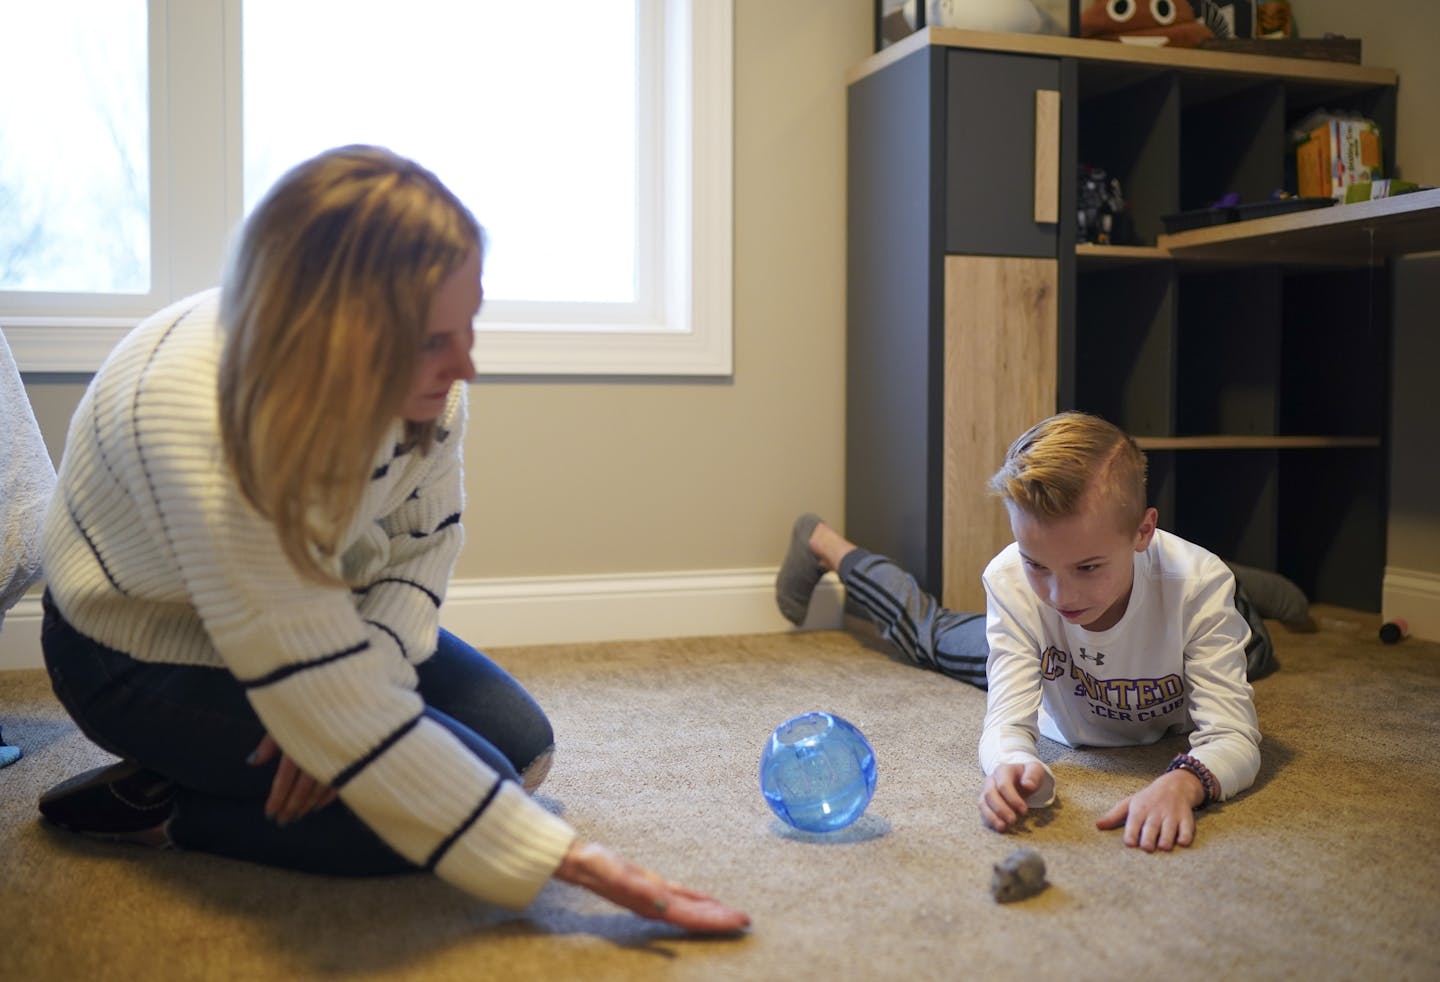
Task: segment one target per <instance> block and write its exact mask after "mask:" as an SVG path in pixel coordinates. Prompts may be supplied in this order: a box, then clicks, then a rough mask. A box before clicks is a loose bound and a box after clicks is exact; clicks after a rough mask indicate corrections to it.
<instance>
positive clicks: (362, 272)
mask: <svg viewBox="0 0 1440 982" xmlns="http://www.w3.org/2000/svg"><path fill="white" fill-rule="evenodd" d="M482 239H483V232H482V230H481V228H480V226H479V224H478V223H477V222H476V221H475V218H474V216H472V215H471V214H470V212H469V211H468V210H467V209H466V208H465V206H464V205H462V204H461V203H460V201H459V199H457V198H456V197H455V196H454V194H452V193H451V192H450V191H449V189H447V188H446V187H445V186H444V185H443V184H441V183H440V181H439V179H438V178H436V177H435V175H434V174H432V173H430V172H429V171H428V170H426V169H425V168H423V167H421V166H420V165H418V164H416V163H414V162H413V161H411V160H407V159H406V158H404V157H400V156H398V155H396V154H394V153H391V152H390V151H388V150H385V149H382V148H379V147H366V146H349V147H340V148H337V149H334V150H330V151H326V152H325V153H322V154H320V155H319V156H317V157H314V158H312V159H310V160H307V161H305V162H303V163H301V164H298V165H296V166H295V167H294V168H292V169H291V170H290V171H289V172H288V173H286V174H285V175H284V176H283V177H282V178H281V179H280V180H279V181H278V182H277V183H276V184H275V186H274V187H273V188H272V189H271V190H270V191H269V193H268V194H266V196H265V198H264V199H263V200H262V201H261V202H260V204H259V205H258V206H257V207H256V208H255V211H254V213H253V214H252V215H251V216H250V218H249V219H248V220H247V221H246V223H245V227H244V229H243V231H242V233H241V235H240V238H239V240H238V242H237V243H236V245H235V247H234V249H233V250H232V252H231V254H230V256H229V258H228V261H227V266H226V270H225V275H224V278H223V280H222V284H221V292H220V320H221V323H222V324H223V325H224V328H225V331H226V339H225V348H224V353H223V355H222V358H221V363H220V379H219V409H220V435H221V443H222V446H223V448H224V452H225V460H226V462H227V463H228V464H229V466H230V469H231V470H232V471H233V472H234V475H235V478H236V480H237V481H238V483H239V485H240V490H241V492H242V493H243V494H244V495H245V497H246V499H247V500H248V501H249V502H250V503H251V504H252V505H253V506H254V507H255V509H256V510H257V511H258V512H260V514H262V515H264V516H265V517H266V518H268V519H269V520H270V521H271V522H273V523H274V525H275V528H276V531H277V533H278V535H279V540H280V545H281V547H282V548H283V549H284V551H285V554H286V556H287V557H288V558H289V559H290V562H291V564H292V565H293V566H294V567H295V569H296V571H297V572H299V573H300V575H302V576H304V577H305V578H307V579H310V580H314V581H316V582H321V583H331V584H335V585H341V583H342V581H341V580H340V579H339V578H338V576H337V574H336V573H334V572H333V571H332V570H333V569H334V560H335V559H336V558H337V557H336V552H337V549H338V546H339V540H340V537H341V535H343V534H344V530H345V529H346V527H347V526H348V525H349V524H350V522H351V521H352V520H353V518H354V516H355V512H356V509H358V508H359V505H360V500H361V497H362V496H363V495H364V493H365V489H366V486H367V484H368V482H369V480H370V476H371V468H372V467H373V466H374V459H375V455H376V453H377V452H378V451H379V449H380V443H381V441H382V440H383V439H384V437H385V434H386V432H387V431H388V430H389V428H390V427H391V426H392V425H394V422H395V420H396V419H397V418H399V417H400V413H401V410H402V406H403V403H404V400H405V397H406V395H407V393H408V392H409V389H410V386H411V384H412V377H413V375H414V372H415V368H416V366H417V364H418V359H419V356H420V348H421V344H422V343H423V340H424V337H425V329H426V326H427V320H428V318H429V313H430V306H431V303H432V302H433V300H434V298H435V294H436V293H437V291H438V290H439V288H440V285H441V283H442V282H443V281H444V280H445V279H446V278H447V277H448V276H449V275H450V274H451V273H452V272H454V271H455V270H456V269H458V268H459V267H460V265H461V264H462V263H463V262H464V261H465V259H466V258H467V256H468V255H469V254H470V251H471V250H472V249H479V248H481V247H482ZM434 438H435V425H434V424H433V423H423V424H410V423H407V429H406V441H407V443H409V444H412V445H414V446H417V447H418V448H419V449H420V450H421V451H422V452H423V451H425V450H428V449H429V448H430V446H431V444H432V442H433V440H434Z"/></svg>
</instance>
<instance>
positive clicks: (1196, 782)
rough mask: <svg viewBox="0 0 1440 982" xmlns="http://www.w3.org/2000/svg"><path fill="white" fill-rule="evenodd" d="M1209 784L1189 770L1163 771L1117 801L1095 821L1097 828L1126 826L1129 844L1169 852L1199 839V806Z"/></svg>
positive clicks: (1126, 836)
mask: <svg viewBox="0 0 1440 982" xmlns="http://www.w3.org/2000/svg"><path fill="white" fill-rule="evenodd" d="M1204 800H1205V785H1203V784H1201V783H1200V779H1199V778H1198V777H1196V776H1195V775H1194V774H1191V773H1190V772H1189V771H1182V770H1174V771H1170V772H1169V773H1168V774H1161V775H1160V776H1159V777H1157V778H1156V779H1155V780H1153V781H1151V782H1150V784H1149V785H1148V786H1147V787H1146V788H1144V789H1143V790H1141V791H1139V792H1137V793H1135V794H1132V795H1131V796H1130V797H1128V798H1126V799H1124V800H1123V801H1121V802H1119V803H1118V804H1116V805H1115V807H1114V808H1112V809H1110V810H1109V811H1108V812H1106V813H1105V814H1104V815H1103V816H1101V818H1100V819H1099V820H1098V821H1096V822H1095V827H1096V828H1097V829H1118V828H1119V827H1120V826H1121V825H1124V826H1125V836H1124V840H1125V844H1126V845H1127V846H1139V847H1140V848H1141V849H1143V850H1145V851H1146V852H1154V851H1155V850H1156V849H1160V850H1162V851H1165V852H1168V851H1170V850H1171V849H1174V848H1175V847H1176V846H1177V845H1181V846H1188V845H1190V843H1192V842H1194V841H1195V809H1196V807H1198V806H1199V805H1200V803H1201V802H1203V801H1204Z"/></svg>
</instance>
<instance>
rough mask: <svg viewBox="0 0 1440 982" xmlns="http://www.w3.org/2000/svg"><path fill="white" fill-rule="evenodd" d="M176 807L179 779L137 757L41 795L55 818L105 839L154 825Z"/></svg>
mask: <svg viewBox="0 0 1440 982" xmlns="http://www.w3.org/2000/svg"><path fill="white" fill-rule="evenodd" d="M174 810H175V785H174V784H172V783H171V782H169V781H167V780H166V779H165V778H163V777H161V776H160V775H159V774H157V773H155V772H154V771H152V770H148V769H147V768H144V767H141V766H140V765H139V764H137V763H135V762H134V761H120V762H119V763H115V764H110V765H108V766H105V767H97V768H95V769H94V770H91V771H86V772H85V773H83V774H77V775H75V776H74V777H72V778H69V779H67V780H65V781H61V782H60V783H59V784H57V785H55V787H53V788H51V789H50V790H49V791H46V792H45V793H44V794H43V795H41V796H40V814H41V815H44V816H45V818H46V820H47V821H49V822H50V823H51V824H53V825H58V826H59V827H60V828H63V829H68V830H70V831H71V832H79V833H81V834H83V835H89V836H95V837H97V838H104V839H128V838H131V837H132V836H133V835H134V833H137V832H144V831H147V830H149V829H154V828H156V827H158V826H161V825H163V824H165V821H166V820H167V819H169V818H170V815H171V813H172V812H173V811H174Z"/></svg>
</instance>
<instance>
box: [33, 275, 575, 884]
mask: <svg viewBox="0 0 1440 982" xmlns="http://www.w3.org/2000/svg"><path fill="white" fill-rule="evenodd" d="M218 301H219V295H218V291H209V292H207V293H203V294H199V295H197V296H195V297H191V298H189V299H187V300H184V301H181V302H179V303H177V304H174V305H172V306H170V307H168V308H167V309H165V310H162V311H160V312H159V313H158V314H156V315H154V316H153V317H151V318H149V319H147V320H146V321H145V322H144V323H142V324H141V325H140V326H139V327H137V328H136V329H135V330H134V331H133V332H132V333H131V334H130V335H129V336H127V337H126V338H125V339H124V340H123V341H122V342H121V343H120V344H119V345H118V346H117V347H116V348H115V350H114V351H113V352H112V354H111V355H110V357H109V358H108V359H107V360H106V362H105V364H104V365H103V366H102V368H101V369H100V371H99V373H98V374H97V375H96V377H95V379H94V381H93V382H92V383H91V385H90V387H89V389H88V390H87V392H86V393H85V396H84V398H83V399H82V400H81V402H80V405H79V408H78V409H77V410H76V412H75V416H74V418H73V420H72V421H71V424H70V430H69V436H68V439H67V442H66V447H65V453H64V457H63V460H62V463H61V467H60V477H59V493H58V494H57V495H56V497H55V499H54V503H53V505H52V507H51V510H50V512H49V514H48V516H47V520H46V528H45V549H44V558H45V570H46V577H47V585H48V587H49V590H50V593H51V596H52V597H53V599H54V602H55V603H56V605H57V606H58V607H59V609H60V612H61V613H62V614H63V615H64V616H65V618H66V620H67V621H69V622H70V624H71V625H73V626H74V627H75V629H76V630H78V631H79V632H80V633H82V634H84V635H86V636H87V637H89V638H92V639H93V640H95V641H98V642H100V643H101V644H104V645H106V646H107V647H110V648H114V649H116V650H118V651H121V652H124V653H126V654H128V655H130V656H131V657H133V658H136V659H139V660H143V661H149V662H163V663H175V664H187V665H209V666H216V667H223V668H226V669H228V670H229V671H230V672H231V673H233V674H234V675H235V677H236V678H237V679H238V680H239V681H240V683H241V684H242V685H243V686H244V687H245V690H246V693H247V695H248V697H249V699H250V702H251V704H252V705H253V706H254V708H255V711H256V713H257V714H258V715H259V717H260V720H261V722H262V723H263V724H264V726H265V728H266V730H267V731H268V732H269V733H270V735H271V736H272V737H274V739H275V740H276V742H277V743H279V745H280V746H281V747H283V748H284V750H285V752H286V753H287V754H289V755H290V757H291V758H292V759H293V760H294V761H295V762H296V764H297V765H298V766H299V767H300V768H301V769H302V770H304V771H305V772H306V773H308V774H310V775H312V776H314V777H315V778H317V779H319V780H321V781H323V782H325V783H327V784H330V785H333V786H335V787H336V788H338V790H339V793H340V796H341V798H342V799H343V800H344V802H345V804H346V805H348V806H349V807H350V808H351V809H352V810H353V811H354V812H355V813H356V814H357V815H358V816H359V817H360V818H361V819H362V820H363V821H364V822H365V823H366V824H367V825H368V826H370V827H371V828H372V829H373V830H374V831H375V832H376V834H378V835H379V836H380V837H381V838H382V839H384V840H385V841H386V842H387V843H388V844H389V845H390V846H391V847H392V848H394V849H395V850H396V851H397V852H399V853H400V854H401V855H403V856H405V857H406V858H407V859H410V860H411V861H412V862H415V863H417V864H420V865H422V866H429V867H431V868H433V869H434V871H435V872H436V873H437V874H438V875H440V876H441V877H443V878H444V879H446V880H449V881H450V882H452V883H454V884H456V885H457V886H459V887H461V888H463V889H466V890H469V891H470V892H472V893H474V894H475V895H477V896H479V897H481V898H483V899H486V900H488V901H491V902H494V903H497V904H501V905H504V906H509V907H522V906H524V905H526V904H527V903H529V902H530V900H531V899H533V898H534V896H535V894H536V893H537V892H538V891H539V889H540V888H541V886H543V884H544V882H545V881H546V880H547V879H548V878H549V876H550V875H551V873H552V872H553V871H554V870H555V868H556V867H557V866H558V865H559V863H560V860H561V859H562V858H563V856H564V854H565V851H566V849H567V848H568V847H569V844H570V842H571V840H572V839H573V837H574V834H573V832H572V831H571V830H570V828H569V826H568V825H566V823H565V822H563V821H562V820H560V819H559V818H557V817H555V816H554V815H552V814H551V813H550V812H548V811H546V810H545V809H544V808H542V807H540V806H539V805H538V804H536V803H535V802H534V801H533V800H532V799H531V798H530V797H529V796H528V795H526V794H525V793H524V791H523V790H522V789H521V788H519V787H518V786H516V785H515V784H513V783H512V782H509V781H502V780H501V779H500V778H499V776H498V775H497V773H496V772H495V771H493V770H492V769H491V768H490V767H488V766H487V765H486V764H485V763H484V762H483V761H481V760H479V759H477V758H476V757H475V756H474V755H473V754H471V753H470V752H469V751H468V750H466V749H465V748H464V747H463V745H462V744H461V743H460V742H459V740H457V739H456V737H455V736H454V735H453V734H452V733H451V732H450V731H449V730H447V729H445V728H444V727H443V726H440V725H438V724H436V723H434V722H432V721H431V720H429V719H428V718H426V717H425V716H424V715H422V709H423V703H422V700H421V698H420V696H419V694H418V693H417V692H416V674H415V670H414V665H415V664H418V663H419V662H421V661H423V660H424V659H425V658H428V657H429V656H430V655H431V654H433V653H434V650H435V645H436V641H437V637H438V629H439V611H440V604H441V601H442V600H443V598H444V596H445V590H446V585H447V583H448V581H449V579H450V575H451V573H452V571H453V569H454V564H455V558H456V556H457V554H458V552H459V549H460V546H461V543H462V541H463V536H464V533H463V531H462V527H461V525H460V520H459V519H460V512H461V509H462V506H463V494H462V484H461V458H460V446H461V443H462V437H463V431H464V426H465V417H466V401H465V386H464V385H463V384H457V385H456V386H455V387H454V389H453V390H452V392H451V395H450V399H449V401H448V402H447V404H446V408H445V411H444V414H443V415H442V416H441V417H440V419H439V421H438V426H439V428H440V429H439V433H440V436H439V439H438V440H437V441H436V443H435V445H434V446H433V447H432V448H431V450H430V451H429V452H428V453H425V454H421V453H420V452H419V451H418V450H413V449H412V450H406V449H404V448H403V447H401V445H400V440H401V437H402V434H403V424H402V423H401V422H400V421H398V420H397V421H396V423H395V425H394V427H393V429H392V431H391V433H390V434H389V436H388V437H387V439H386V440H385V441H384V443H383V444H382V446H381V448H380V449H379V451H378V453H377V456H376V460H375V467H374V470H373V472H372V476H371V479H370V484H369V487H368V488H367V489H366V491H365V494H364V497H363V499H362V501H361V503H360V508H359V512H358V514H357V515H356V517H355V520H354V521H353V523H352V524H351V526H350V528H349V529H348V530H347V531H346V533H345V535H344V536H343V539H342V543H341V549H340V557H341V569H343V571H344V573H345V574H346V575H347V576H348V577H349V578H350V579H351V581H352V582H355V583H357V584H358V585H357V587H356V588H355V589H354V590H346V589H344V588H337V587H327V586H323V585H319V584H315V583H312V582H310V581H308V580H305V579H302V578H300V577H299V576H298V575H297V574H296V573H295V571H294V569H293V567H292V566H291V565H290V563H289V561H288V560H287V559H286V557H285V555H284V553H283V552H282V550H281V548H280V545H279V542H278V540H277V537H276V534H275V530H274V527H273V525H271V523H270V522H268V521H267V520H266V519H264V518H262V517H261V516H260V515H259V514H258V513H257V512H256V511H255V510H254V508H252V507H251V506H250V505H249V503H248V502H247V501H246V500H245V499H244V497H243V495H242V494H241V492H240V490H239V487H238V485H237V484H236V482H235V479H234V477H233V474H232V472H231V471H230V469H229V467H228V466H227V465H226V463H225V459H224V454H223V451H222V449H221V443H220V436H219V422H218V396H217V386H216V380H217V374H218V366H219V359H220V353H221V349H222V346H223V331H222V329H221V328H220V327H219V325H218V319H217V314H218ZM184 738H185V735H184V734H183V733H177V734H176V739H184Z"/></svg>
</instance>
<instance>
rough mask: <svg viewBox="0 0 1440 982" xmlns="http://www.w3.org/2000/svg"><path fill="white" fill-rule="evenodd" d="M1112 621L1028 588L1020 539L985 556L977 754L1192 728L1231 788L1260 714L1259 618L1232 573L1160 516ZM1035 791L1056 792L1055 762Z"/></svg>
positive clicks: (1014, 755)
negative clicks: (1081, 614) (1248, 657)
mask: <svg viewBox="0 0 1440 982" xmlns="http://www.w3.org/2000/svg"><path fill="white" fill-rule="evenodd" d="M1134 563H1135V581H1134V585H1133V587H1132V588H1131V593H1130V601H1129V605H1128V606H1127V607H1126V610H1125V615H1124V616H1123V617H1122V618H1121V619H1120V622H1119V623H1118V624H1116V625H1115V626H1114V627H1112V628H1110V629H1109V630H1108V631H1096V632H1092V631H1087V630H1085V629H1084V628H1083V627H1080V626H1078V625H1073V624H1069V623H1067V622H1066V621H1065V619H1064V618H1062V617H1061V616H1060V614H1059V613H1058V612H1057V611H1055V609H1054V608H1052V607H1050V606H1049V605H1048V604H1046V603H1045V602H1044V601H1042V600H1041V599H1040V598H1039V597H1037V596H1036V595H1035V592H1034V591H1033V590H1032V589H1031V588H1030V585H1029V583H1028V582H1027V581H1026V579H1025V570H1024V566H1023V561H1022V560H1021V558H1020V550H1019V547H1018V546H1017V545H1015V544H1014V543H1012V544H1011V545H1010V546H1008V547H1007V548H1006V549H1004V550H1003V551H1002V552H1001V553H1000V554H999V555H998V556H996V557H995V558H994V559H993V560H991V562H990V564H989V566H987V567H986V569H985V575H984V583H985V592H986V597H987V613H986V638H987V640H988V641H989V645H990V654H989V660H988V662H987V666H986V672H987V675H988V677H989V684H990V688H989V693H988V695H987V701H986V711H985V726H984V731H983V732H982V734H981V737H980V766H981V767H982V768H983V769H984V771H985V773H986V774H989V773H990V772H991V771H992V770H994V769H995V768H996V767H997V766H998V765H1000V764H1005V763H1028V762H1030V761H1037V762H1038V761H1039V757H1038V756H1037V755H1036V737H1037V735H1040V734H1043V735H1044V736H1046V737H1048V738H1050V739H1052V740H1057V741H1059V742H1061V743H1064V744H1067V745H1069V746H1072V747H1080V746H1096V747H1118V746H1134V745H1140V744H1150V743H1154V742H1156V741H1157V740H1159V739H1161V738H1162V737H1165V736H1168V735H1171V734H1177V733H1185V732H1189V733H1190V734H1191V735H1190V753H1191V755H1192V756H1194V757H1195V758H1196V759H1198V760H1199V761H1200V762H1201V763H1203V764H1204V765H1205V766H1206V767H1207V768H1208V769H1209V770H1210V772H1211V773H1212V774H1213V775H1214V776H1215V777H1216V778H1217V779H1218V780H1219V782H1220V789H1221V794H1222V797H1225V798H1228V797H1231V796H1232V795H1235V794H1238V793H1240V792H1241V791H1244V790H1245V789H1246V788H1248V787H1249V786H1250V785H1251V784H1252V783H1253V782H1254V780H1255V775H1256V773H1257V772H1258V771H1259V769H1260V727H1259V722H1258V720H1257V718H1256V715H1255V702H1254V693H1253V691H1252V690H1251V688H1250V683H1249V682H1248V681H1247V680H1246V676H1245V644H1246V642H1247V641H1248V640H1249V635H1250V629H1249V627H1248V626H1247V625H1246V623H1245V618H1244V617H1242V616H1241V615H1240V613H1239V611H1237V610H1236V609H1235V599H1234V598H1235V580H1234V577H1233V575H1232V574H1231V573H1230V571H1229V569H1227V568H1226V566H1225V564H1224V563H1223V562H1221V561H1220V560H1219V559H1218V558H1217V557H1215V556H1214V555H1212V554H1211V553H1209V552H1207V551H1206V550H1204V549H1202V548H1200V547H1199V546H1196V545H1194V544H1192V543H1190V542H1187V541H1185V540H1184V539H1182V538H1180V537H1179V536H1175V535H1171V534H1168V533H1166V532H1164V531H1162V530H1157V531H1156V533H1155V535H1154V537H1153V538H1152V539H1151V542H1150V545H1149V546H1148V547H1147V548H1146V549H1145V551H1144V552H1138V553H1136V554H1135V558H1134ZM1046 774H1047V775H1048V777H1049V779H1048V781H1047V782H1046V783H1045V786H1043V787H1041V788H1040V789H1039V790H1038V791H1037V792H1036V793H1035V794H1034V795H1032V796H1031V804H1033V805H1038V806H1043V805H1045V804H1048V803H1049V802H1050V800H1051V799H1052V798H1053V796H1054V775H1053V773H1051V772H1050V770H1049V768H1048V767H1047V768H1046Z"/></svg>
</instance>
